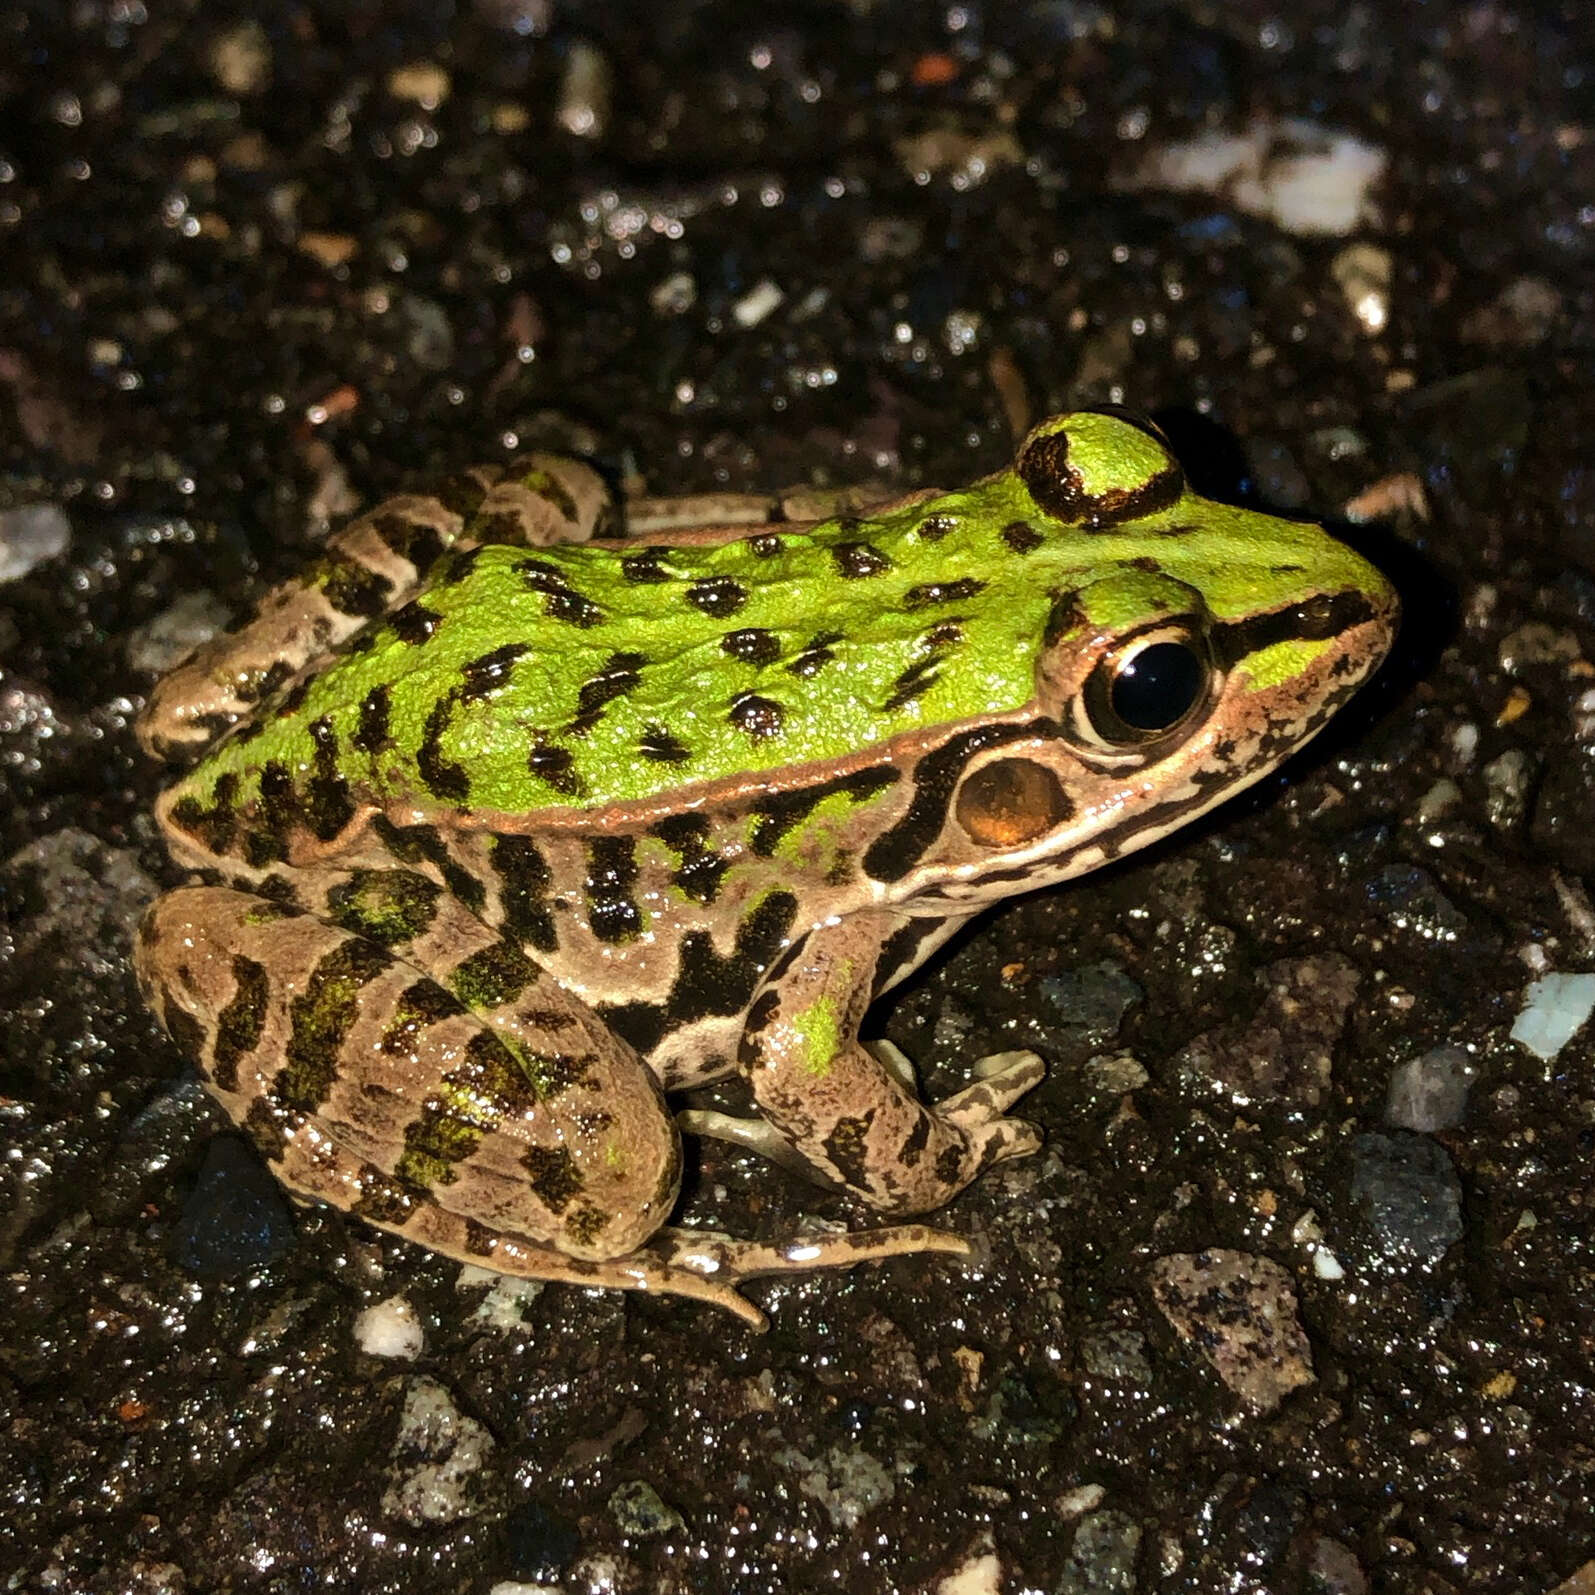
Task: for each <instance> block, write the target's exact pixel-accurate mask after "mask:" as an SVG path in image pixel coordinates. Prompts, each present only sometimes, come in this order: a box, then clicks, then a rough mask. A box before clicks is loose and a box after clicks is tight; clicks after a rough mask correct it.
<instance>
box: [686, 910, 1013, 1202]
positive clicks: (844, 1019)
mask: <svg viewBox="0 0 1595 1595" xmlns="http://www.w3.org/2000/svg"><path fill="white" fill-rule="evenodd" d="M905 928H907V927H906V926H905V922H904V920H903V919H901V918H900V917H898V916H895V915H890V914H886V913H880V914H864V915H856V916H850V917H849V918H847V919H844V920H842V921H841V922H840V923H838V924H835V925H828V926H821V927H820V928H819V929H817V930H814V931H811V932H810V933H809V934H808V935H807V936H806V937H805V938H804V939H803V940H802V941H800V942H798V943H797V944H795V945H794V946H793V947H792V948H791V949H790V951H789V952H788V953H787V954H786V955H785V956H784V957H783V959H782V961H781V962H780V963H779V964H777V965H776V966H775V967H774V968H773V969H772V970H771V973H770V977H769V980H768V983H767V984H766V987H765V989H764V991H763V992H762V993H761V994H760V995H759V996H758V997H757V998H756V999H755V1001H754V1004H753V1008H752V1011H751V1012H750V1014H749V1018H748V1027H747V1033H746V1035H745V1037H744V1039H743V1044H742V1058H741V1062H742V1066H743V1069H744V1070H745V1072H746V1074H747V1076H748V1080H749V1083H750V1085H751V1087H752V1090H753V1095H754V1099H755V1101H756V1102H757V1103H758V1105H759V1108H760V1110H761V1111H762V1113H763V1114H764V1117H765V1118H766V1120H768V1122H769V1124H770V1125H771V1126H773V1128H774V1129H775V1130H776V1131H777V1132H779V1134H780V1136H781V1137H783V1138H784V1139H785V1141H786V1142H787V1143H789V1144H790V1146H792V1147H793V1148H795V1149H796V1150H797V1151H798V1153H799V1154H800V1155H801V1156H802V1157H803V1159H804V1160H805V1161H806V1162H808V1163H809V1164H811V1165H812V1166H813V1167H814V1168H815V1169H817V1170H818V1171H819V1172H820V1173H821V1174H822V1175H825V1176H827V1177H829V1178H831V1179H833V1180H835V1181H837V1182H838V1183H839V1184H842V1185H844V1186H846V1187H847V1188H848V1189H849V1190H851V1191H853V1192H855V1193H856V1194H857V1195H859V1196H861V1197H862V1198H863V1199H864V1200H865V1201H867V1202H869V1203H870V1204H871V1205H872V1206H874V1207H877V1208H880V1209H881V1210H882V1211H884V1212H889V1213H922V1212H926V1211H928V1210H929V1209H931V1208H934V1207H939V1206H940V1205H941V1204H942V1203H944V1202H947V1201H949V1200H950V1199H951V1198H952V1197H953V1196H955V1195H956V1194H957V1193H958V1192H959V1191H961V1190H962V1189H963V1188H964V1186H965V1185H967V1184H968V1183H969V1182H970V1180H972V1179H973V1178H974V1177H975V1175H976V1174H978V1173H979V1172H980V1170H981V1169H983V1168H985V1167H986V1166H987V1165H988V1164H990V1163H995V1162H998V1161H1000V1160H1002V1159H1004V1158H1012V1157H1023V1156H1025V1155H1026V1154H1028V1153H1031V1152H1034V1151H1036V1150H1037V1149H1038V1148H1039V1146H1040V1145H1041V1136H1040V1132H1039V1131H1038V1130H1037V1129H1036V1128H1035V1126H1034V1125H1031V1124H1028V1123H1026V1122H1025V1121H1024V1120H1022V1119H1011V1118H1007V1117H1005V1114H1006V1110H1007V1109H1008V1108H1009V1107H1011V1106H1012V1104H1013V1103H1014V1102H1016V1101H1017V1100H1018V1099H1019V1098H1020V1097H1021V1096H1023V1095H1024V1094H1025V1092H1027V1091H1029V1090H1030V1089H1031V1088H1032V1087H1033V1086H1035V1085H1036V1084H1037V1083H1038V1082H1039V1081H1040V1080H1041V1078H1042V1075H1043V1073H1044V1070H1043V1067H1042V1064H1041V1060H1040V1059H1039V1058H1037V1057H1036V1056H1035V1054H1034V1053H1015V1054H1009V1055H1007V1056H1006V1057H1004V1058H1003V1059H1002V1060H1000V1063H1001V1066H1000V1067H999V1068H998V1069H997V1070H996V1071H995V1072H993V1073H991V1074H988V1075H987V1076H986V1077H985V1078H983V1079H981V1080H978V1081H977V1082H976V1083H975V1084H973V1085H971V1086H969V1087H968V1088H966V1089H965V1090H963V1091H960V1092H958V1093H957V1094H956V1095H954V1096H952V1097H949V1098H948V1099H947V1100H946V1101H944V1102H941V1103H938V1104H936V1105H934V1106H928V1105H926V1104H925V1103H923V1102H921V1101H920V1100H919V1099H918V1097H917V1096H915V1094H914V1091H913V1086H912V1083H911V1082H909V1081H905V1080H904V1079H903V1076H902V1073H901V1071H900V1069H899V1067H898V1066H897V1064H896V1063H895V1061H894V1060H893V1059H892V1058H891V1057H890V1056H889V1055H888V1056H878V1055H877V1054H876V1053H874V1052H871V1051H870V1050H869V1049H868V1048H866V1047H865V1046H864V1045H863V1044H862V1043H861V1042H860V1041H859V1039H858V1027H859V1025H860V1023H861V1022H862V1020H863V1018H864V1012H865V1010H866V1009H867V1008H868V1006H869V1004H870V1002H871V1001H872V1000H873V998H874V996H875V995H876V994H877V993H878V992H879V991H880V990H883V989H884V988H885V987H886V986H887V985H889V984H891V983H892V982H893V981H894V980H895V978H897V975H898V974H899V973H900V969H898V968H895V967H890V968H889V967H885V965H886V964H888V963H892V962H894V948H895V947H896V946H897V945H899V943H898V941H897V938H898V937H900V936H901V935H902V934H903V932H904V930H905ZM910 967H911V966H910ZM689 1128H693V1129H698V1130H700V1131H702V1130H706V1129H709V1130H712V1128H713V1127H712V1126H711V1125H710V1124H707V1123H705V1122H702V1121H699V1122H695V1123H691V1124H690V1125H689Z"/></svg>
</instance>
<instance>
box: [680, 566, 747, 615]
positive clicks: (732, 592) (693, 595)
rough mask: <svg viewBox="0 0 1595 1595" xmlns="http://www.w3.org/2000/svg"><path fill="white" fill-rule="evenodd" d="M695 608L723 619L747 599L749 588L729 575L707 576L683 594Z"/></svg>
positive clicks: (734, 611) (735, 610)
mask: <svg viewBox="0 0 1595 1595" xmlns="http://www.w3.org/2000/svg"><path fill="white" fill-rule="evenodd" d="M683 596H684V597H685V598H686V600H687V602H688V603H689V604H691V605H692V606H693V607H694V608H695V609H701V610H702V611H703V612H704V614H706V615H713V616H714V617H715V618H716V619H717V620H723V619H724V618H725V617H726V616H727V615H734V614H735V613H736V612H737V611H738V610H739V609H740V608H741V607H742V606H743V605H744V604H745V603H746V602H747V601H748V593H747V589H746V588H745V587H744V586H743V585H742V583H741V582H738V581H733V580H732V579H731V577H729V576H706V577H705V578H704V579H703V580H702V581H696V582H694V583H693V584H692V585H691V586H690V587H689V588H688V589H687V590H686V592H685V594H684V595H683Z"/></svg>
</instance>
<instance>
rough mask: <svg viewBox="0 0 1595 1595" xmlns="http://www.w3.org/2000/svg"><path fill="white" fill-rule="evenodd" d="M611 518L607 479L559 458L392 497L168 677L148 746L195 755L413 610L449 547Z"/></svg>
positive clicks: (561, 530)
mask: <svg viewBox="0 0 1595 1595" xmlns="http://www.w3.org/2000/svg"><path fill="white" fill-rule="evenodd" d="M608 513H609V494H608V489H607V488H606V487H605V486H604V483H603V479H602V478H601V477H599V476H598V474H597V473H596V472H595V471H593V470H592V469H591V468H590V467H588V466H586V465H583V464H582V463H581V462H580V461H579V460H569V459H565V458H563V457H562V456H559V455H552V454H535V455H530V456H528V457H527V458H525V459H521V460H517V461H515V463H514V465H513V466H512V467H511V472H510V474H508V475H506V474H505V472H504V471H503V470H501V469H499V468H498V467H478V468H475V469H472V470H468V471H462V472H461V473H460V474H459V475H458V476H456V477H455V478H453V480H452V481H449V482H447V483H445V484H444V485H443V486H442V487H441V488H440V489H439V490H438V492H437V493H435V494H431V493H404V494H400V495H399V496H397V497H395V498H390V499H385V500H384V501H383V502H382V503H381V504H379V505H377V506H376V507H375V508H374V509H372V510H370V511H368V512H367V513H366V514H364V515H361V516H359V517H358V518H357V519H355V520H352V521H350V522H349V524H348V525H347V526H345V527H343V528H342V529H341V530H339V531H337V532H334V533H333V535H332V536H331V537H329V538H328V539H327V542H326V545H325V549H324V551H323V553H322V554H321V556H320V557H319V558H318V559H316V560H315V561H313V562H312V563H311V565H310V566H309V567H308V568H307V569H306V570H304V571H303V572H302V573H301V574H300V575H298V576H296V577H294V578H293V579H292V580H290V581H286V582H282V583H280V584H279V585H278V586H276V587H274V588H272V590H271V591H270V592H269V593H267V594H266V595H265V597H264V598H262V599H261V600H260V602H259V604H258V605H257V606H256V608H255V612H254V614H253V615H251V616H250V617H249V619H248V620H247V621H246V622H245V623H244V624H243V625H241V626H239V627H238V628H236V629H235V630H231V631H228V632H225V633H223V634H222V635H220V636H218V637H215V638H213V639H212V640H211V641H210V642H208V643H205V644H202V645H201V647H200V648H199V649H197V650H196V651H195V652H194V653H193V654H192V655H191V656H190V657H189V658H188V659H187V660H185V661H184V662H183V663H182V664H180V665H179V666H178V667H177V668H176V669H175V670H173V671H171V672H170V673H169V674H168V675H166V676H164V677H162V679H161V680H160V681H159V682H157V683H156V686H155V688H154V690H153V691H152V692H151V694H150V698H149V702H148V704H147V705H146V707H145V709H144V711H143V713H142V714H141V715H140V716H139V721H138V734H139V739H140V741H141V742H142V743H143V745H144V747H145V749H146V750H147V751H149V752H151V753H154V754H156V755H157V756H158V757H161V758H170V757H176V756H178V755H180V754H183V753H185V752H186V753H189V754H193V753H197V752H198V751H199V750H200V749H202V748H204V747H206V746H208V745H209V744H210V743H211V742H212V741H214V740H215V738H216V737H217V736H218V735H219V734H220V733H221V732H222V731H223V730H225V729H226V728H227V727H228V726H230V725H232V724H233V723H234V722H235V721H237V720H239V719H241V718H242V717H243V716H244V715H246V714H248V713H249V712H250V710H251V708H252V707H253V706H254V705H255V704H256V703H257V702H259V701H260V700H261V699H262V698H264V697H268V696H269V695H270V694H272V693H273V692H275V691H276V690H278V689H279V688H281V687H283V686H285V685H286V684H287V683H289V682H291V681H293V680H295V679H296V678H297V677H299V676H300V675H301V674H302V673H303V672H305V671H307V670H311V669H313V668H315V666H316V665H317V664H318V663H319V662H320V661H322V660H324V659H325V658H327V656H328V655H329V653H330V652H331V650H332V649H333V648H335V647H337V645H338V644H339V643H341V642H344V641H346V640H347V639H348V638H349V637H352V636H353V635H354V633H355V632H357V631H359V630H361V629H362V628H363V627H365V626H367V625H369V624H370V623H371V622H372V621H373V620H376V619H378V618H379V617H381V616H383V615H385V614H388V613H390V612H391V611H392V610H395V609H397V608H398V607H399V606H400V605H401V604H405V603H408V602H409V601H410V599H412V598H414V597H415V596H416V594H417V593H418V592H419V591H420V590H421V587H422V584H423V582H424V580H425V578H426V576H427V573H428V572H429V571H430V570H431V569H432V568H433V566H434V565H435V564H436V562H437V560H438V559H439V557H440V556H441V555H443V554H445V553H448V552H449V551H450V550H451V549H468V548H474V547H476V546H478V545H479V544H482V543H521V544H528V545H532V546H537V545H542V544H547V543H556V542H582V541H585V540H586V539H587V538H589V537H591V536H592V535H593V532H594V530H595V529H596V528H597V527H598V526H599V524H600V523H601V522H602V521H603V520H604V519H605V518H606V516H607V515H608Z"/></svg>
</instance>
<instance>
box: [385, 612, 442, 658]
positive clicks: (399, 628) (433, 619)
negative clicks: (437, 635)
mask: <svg viewBox="0 0 1595 1595" xmlns="http://www.w3.org/2000/svg"><path fill="white" fill-rule="evenodd" d="M442 624H443V617H442V616H441V615H440V614H439V613H438V612H437V611H436V610H435V609H428V608H427V607H426V605H425V604H423V603H420V602H419V601H412V602H411V603H408V604H405V605H404V606H403V608H401V609H395V610H394V611H393V613H392V614H391V615H390V616H389V617H388V626H389V628H390V629H391V630H392V632H393V635H394V636H395V637H397V638H398V639H399V641H400V642H407V643H409V644H410V646H411V647H416V646H417V645H419V644H420V643H423V642H425V641H427V639H428V638H429V637H431V635H432V633H433V632H435V631H436V630H437V629H438V627H439V626H441V625H442Z"/></svg>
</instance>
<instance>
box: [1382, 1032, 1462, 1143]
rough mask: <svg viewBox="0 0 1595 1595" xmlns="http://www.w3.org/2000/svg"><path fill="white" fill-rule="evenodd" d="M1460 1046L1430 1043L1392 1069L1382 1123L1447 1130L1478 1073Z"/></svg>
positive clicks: (1429, 1130)
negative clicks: (1420, 1055)
mask: <svg viewBox="0 0 1595 1595" xmlns="http://www.w3.org/2000/svg"><path fill="white" fill-rule="evenodd" d="M1478 1072H1479V1071H1478V1069H1477V1067H1476V1066H1475V1064H1474V1062H1473V1059H1472V1057H1471V1055H1470V1054H1469V1053H1468V1052H1467V1051H1466V1050H1465V1049H1464V1048H1462V1047H1431V1048H1430V1049H1429V1050H1428V1051H1427V1052H1426V1053H1424V1054H1423V1056H1422V1057H1420V1058H1412V1059H1410V1060H1409V1061H1408V1062H1406V1063H1404V1064H1402V1065H1401V1066H1400V1068H1398V1069H1396V1070H1394V1071H1393V1072H1392V1074H1391V1076H1390V1090H1389V1093H1388V1094H1387V1096H1386V1097H1385V1123H1386V1124H1388V1125H1391V1126H1392V1127H1393V1128H1395V1129H1398V1130H1421V1131H1425V1132H1427V1133H1429V1134H1433V1133H1434V1132H1435V1131H1436V1130H1451V1129H1455V1128H1456V1126H1457V1125H1459V1124H1460V1123H1461V1122H1462V1115H1463V1114H1464V1113H1465V1112H1466V1111H1467V1106H1468V1087H1469V1086H1470V1085H1472V1083H1473V1081H1474V1080H1475V1079H1476V1078H1477V1076H1478Z"/></svg>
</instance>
